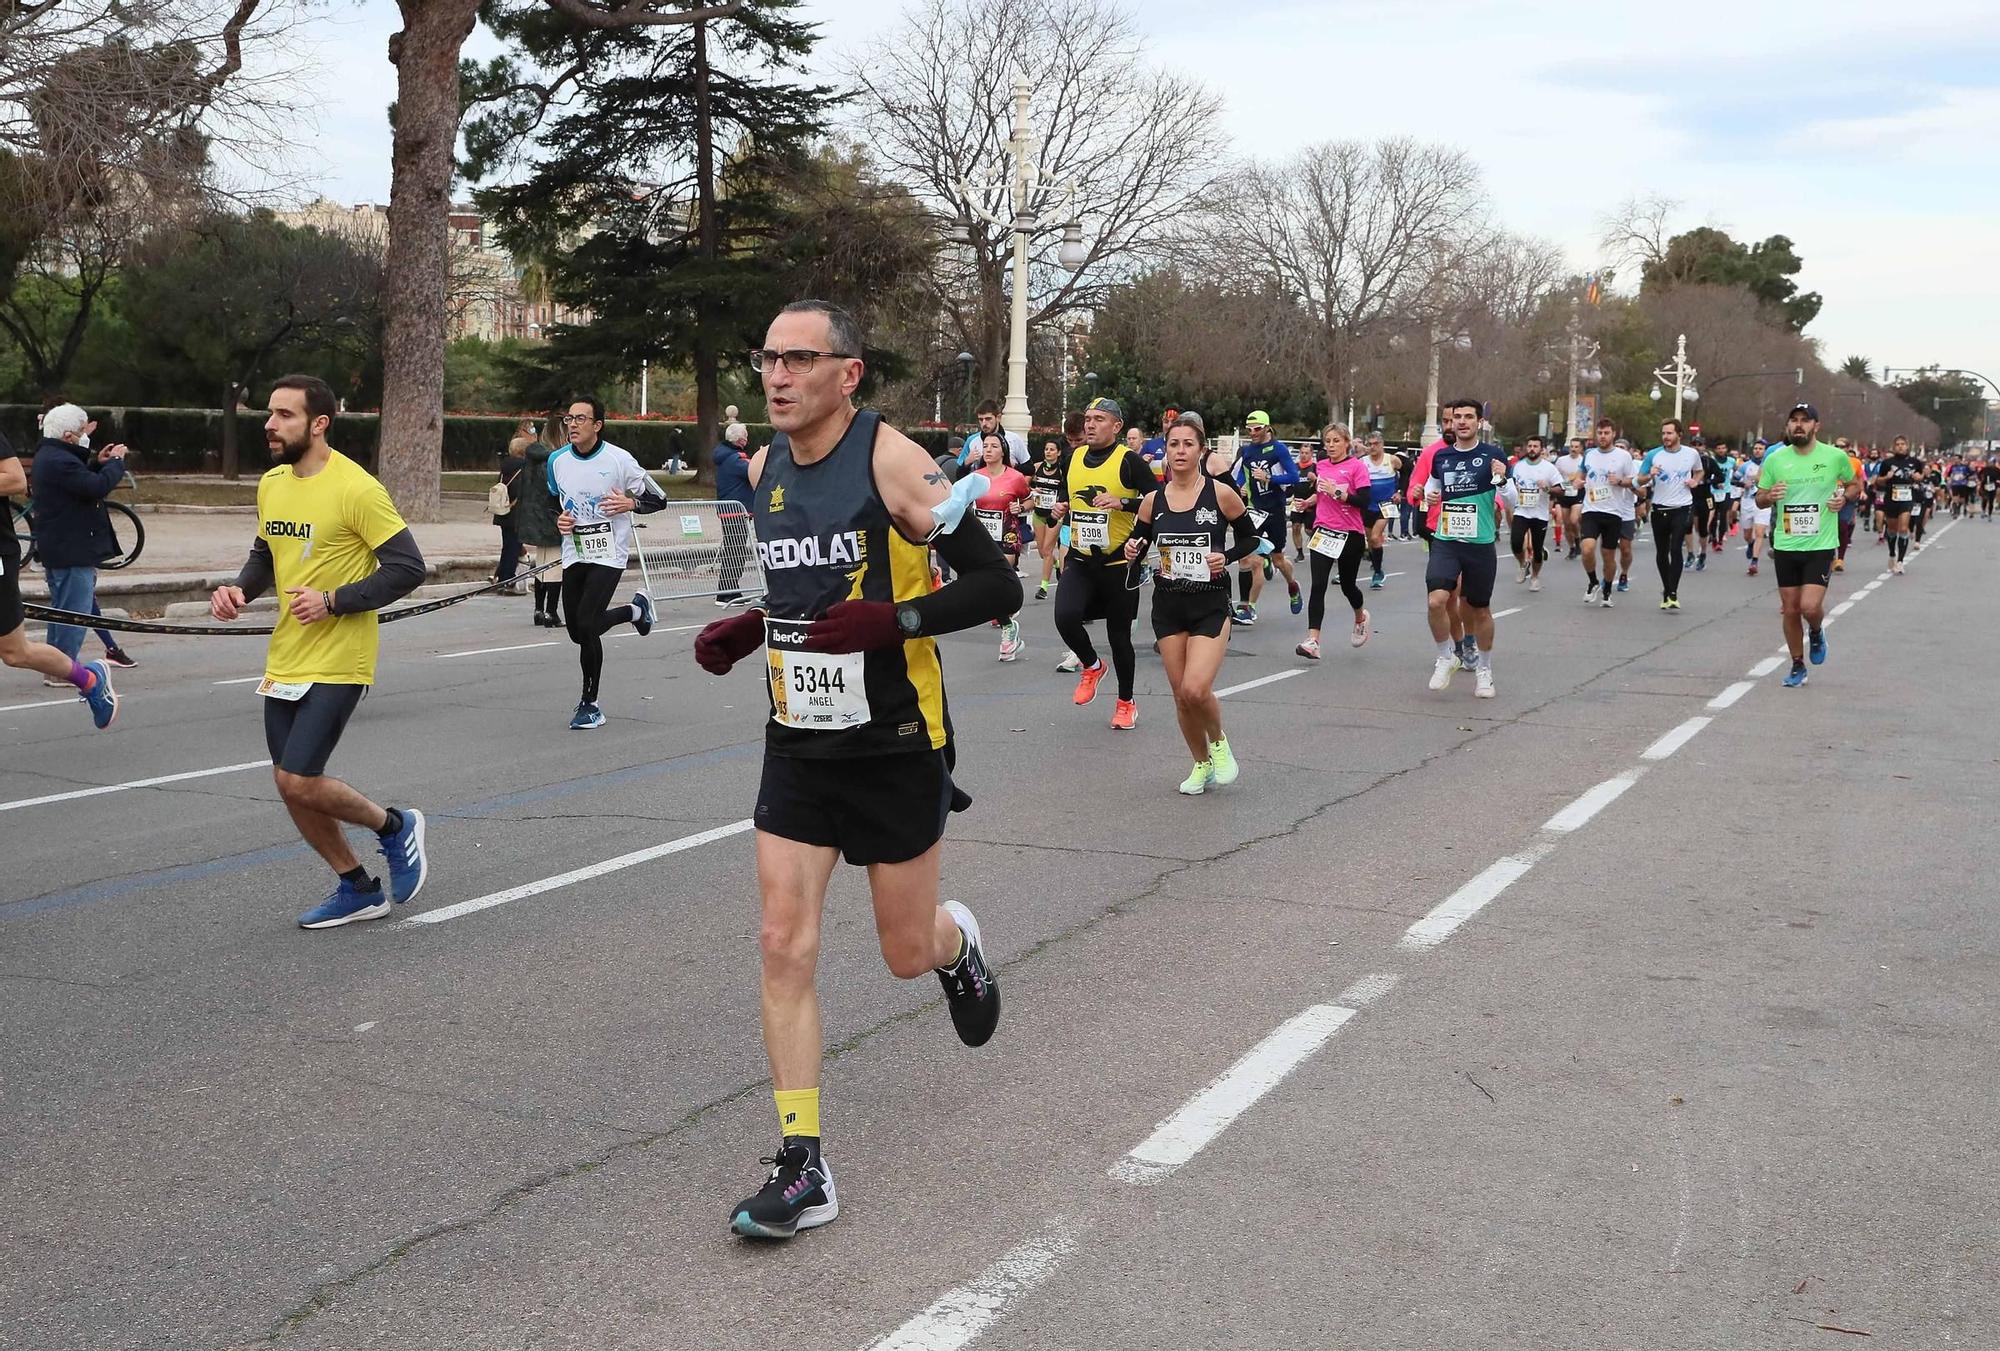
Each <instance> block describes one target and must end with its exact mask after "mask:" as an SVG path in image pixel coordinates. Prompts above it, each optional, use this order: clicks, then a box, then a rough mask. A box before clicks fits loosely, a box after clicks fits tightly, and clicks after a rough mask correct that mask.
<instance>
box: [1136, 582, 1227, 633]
mask: <svg viewBox="0 0 2000 1351" xmlns="http://www.w3.org/2000/svg"><path fill="white" fill-rule="evenodd" d="M1228 622H1229V589H1228V588H1227V587H1221V586H1203V587H1179V586H1162V585H1161V584H1160V583H1158V582H1155V583H1153V636H1154V637H1155V638H1172V637H1174V636H1175V635H1176V634H1182V633H1185V634H1189V635H1192V636H1193V637H1196V638H1220V637H1221V636H1222V628H1223V625H1225V624H1227V623H1228Z"/></svg>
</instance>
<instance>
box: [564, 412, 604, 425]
mask: <svg viewBox="0 0 2000 1351" xmlns="http://www.w3.org/2000/svg"><path fill="white" fill-rule="evenodd" d="M556 421H558V422H560V423H562V424H563V425H564V426H565V427H574V426H576V425H578V424H579V423H584V422H595V421H597V419H596V418H594V417H592V416H591V415H590V414H589V413H564V414H563V415H562V416H561V417H559V418H557V419H556Z"/></svg>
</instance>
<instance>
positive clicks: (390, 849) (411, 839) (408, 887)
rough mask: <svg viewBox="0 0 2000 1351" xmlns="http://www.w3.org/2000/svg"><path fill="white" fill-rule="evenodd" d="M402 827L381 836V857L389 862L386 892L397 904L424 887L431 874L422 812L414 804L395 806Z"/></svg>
mask: <svg viewBox="0 0 2000 1351" xmlns="http://www.w3.org/2000/svg"><path fill="white" fill-rule="evenodd" d="M396 811H397V813H398V814H399V815H400V816H401V817H402V818H403V828H402V829H401V830H399V831H397V832H396V833H395V834H394V835H390V836H386V837H383V838H382V857H383V858H384V859H385V860H387V862H388V864H389V894H390V895H391V896H392V897H394V898H395V901H396V904H397V905H401V904H402V903H403V902H404V901H407V900H409V899H410V898H411V897H412V896H415V895H416V894H417V893H418V892H420V891H422V890H423V889H424V882H425V880H426V879H428V878H429V877H430V875H431V856H430V855H429V854H428V853H426V852H425V851H424V814H423V813H422V812H420V811H418V810H417V809H416V808H415V807H398V808H396Z"/></svg>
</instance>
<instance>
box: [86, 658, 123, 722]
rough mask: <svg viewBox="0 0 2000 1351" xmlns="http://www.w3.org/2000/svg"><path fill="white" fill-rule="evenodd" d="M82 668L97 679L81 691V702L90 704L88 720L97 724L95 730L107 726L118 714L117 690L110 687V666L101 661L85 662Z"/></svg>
mask: <svg viewBox="0 0 2000 1351" xmlns="http://www.w3.org/2000/svg"><path fill="white" fill-rule="evenodd" d="M83 669H84V670H86V671H89V672H90V673H91V674H92V675H94V676H96V677H97V679H96V681H95V682H93V683H92V685H91V687H90V688H89V689H87V690H85V691H83V693H82V699H83V702H85V703H86V704H89V705H90V720H91V721H92V722H94V723H96V724H97V730H98V731H100V732H101V731H103V730H104V729H105V728H107V727H109V726H110V725H111V723H112V720H113V719H115V718H116V717H117V716H118V691H117V690H114V689H112V688H111V668H110V667H109V666H106V665H105V664H104V663H103V662H101V661H91V662H85V663H84V666H83Z"/></svg>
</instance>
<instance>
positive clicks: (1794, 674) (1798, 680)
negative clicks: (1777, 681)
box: [1784, 662, 1806, 690]
mask: <svg viewBox="0 0 2000 1351" xmlns="http://www.w3.org/2000/svg"><path fill="white" fill-rule="evenodd" d="M1784 683H1785V688H1786V689H1788V690H1795V689H1797V688H1798V687H1799V686H1801V685H1803V684H1805V683H1806V664H1805V663H1804V662H1795V663H1793V665H1792V671H1791V674H1790V675H1788V676H1786V677H1785V682H1784Z"/></svg>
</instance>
